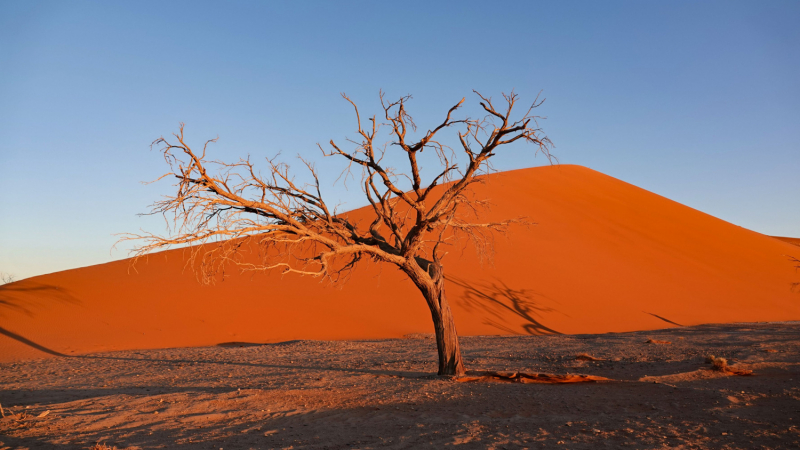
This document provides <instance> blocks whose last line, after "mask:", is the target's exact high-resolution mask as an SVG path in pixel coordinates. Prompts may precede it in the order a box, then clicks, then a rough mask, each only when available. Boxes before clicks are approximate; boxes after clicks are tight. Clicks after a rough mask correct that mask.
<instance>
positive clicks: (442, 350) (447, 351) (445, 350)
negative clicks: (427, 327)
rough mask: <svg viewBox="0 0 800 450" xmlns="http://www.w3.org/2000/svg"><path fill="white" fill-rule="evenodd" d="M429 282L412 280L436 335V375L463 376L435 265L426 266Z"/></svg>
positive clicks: (441, 278)
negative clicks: (437, 367) (426, 308)
mask: <svg viewBox="0 0 800 450" xmlns="http://www.w3.org/2000/svg"><path fill="white" fill-rule="evenodd" d="M428 275H429V277H430V278H428V279H424V278H421V277H416V276H412V277H411V278H412V280H414V282H415V284H416V285H417V287H418V288H419V290H420V291H422V294H423V295H424V296H425V301H426V302H427V303H428V308H430V310H431V318H432V319H433V327H434V330H435V331H436V348H437V350H438V351H439V375H442V376H461V375H464V374H465V373H466V370H465V369H464V361H463V360H462V359H461V346H460V345H459V344H458V334H457V333H456V324H455V321H454V320H453V313H452V312H451V311H450V304H449V303H448V302H447V296H446V295H445V292H444V274H443V273H442V266H441V264H439V263H438V262H433V263H430V264H429V265H428Z"/></svg>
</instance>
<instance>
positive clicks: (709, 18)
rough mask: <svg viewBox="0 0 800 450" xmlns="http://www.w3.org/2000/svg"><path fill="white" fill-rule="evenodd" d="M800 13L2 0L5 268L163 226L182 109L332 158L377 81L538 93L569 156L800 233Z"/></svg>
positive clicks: (70, 262)
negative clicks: (153, 209)
mask: <svg viewBox="0 0 800 450" xmlns="http://www.w3.org/2000/svg"><path fill="white" fill-rule="evenodd" d="M798 24H800V2H797V1H785V2H780V1H770V2H763V1H752V2H735V1H721V2H702V1H690V2H676V1H670V2H649V1H644V2H643V1H631V2H588V1H587V2H547V3H545V2H534V1H520V2H507V3H503V2H485V1H480V2H467V1H458V2H430V1H425V2H408V1H406V2H366V1H365V2H344V1H342V2H290V1H283V2H266V1H260V2H199V1H191V2H179V1H168V2H164V1H158V2H144V1H135V2H134V1H129V2H117V1H114V2H109V1H100V2H76V1H55V2H34V1H31V2H23V1H0V189H1V190H2V195H0V272H7V273H12V274H15V275H16V276H17V278H24V277H28V276H32V275H36V274H41V273H47V272H53V271H57V270H63V269H68V268H73V267H78V266H84V265H89V264H96V263H101V262H106V261H109V260H111V259H118V258H122V257H125V256H126V255H127V253H126V252H125V251H124V249H123V250H120V251H115V252H110V248H111V246H112V244H113V243H114V242H115V241H116V237H115V236H114V233H122V232H129V231H136V230H138V229H139V228H145V229H148V230H150V231H157V232H160V231H163V230H164V228H163V224H162V223H161V222H159V221H157V220H154V219H152V218H140V217H137V216H136V213H139V212H144V211H146V210H147V206H148V205H149V204H150V203H151V202H152V201H153V200H155V199H157V198H158V196H159V195H160V194H166V193H168V192H170V188H169V185H168V183H160V184H155V185H149V186H143V185H142V184H140V181H145V180H150V179H153V178H156V177H157V176H158V175H160V174H161V173H162V171H163V169H164V164H163V160H162V159H161V158H160V157H159V155H158V154H157V153H155V152H151V151H149V144H150V142H151V141H153V140H154V139H155V138H157V137H159V136H160V135H162V134H164V135H166V134H169V133H171V132H173V131H175V130H176V129H177V127H178V123H179V122H186V124H187V133H188V136H189V137H190V140H191V141H192V142H197V143H199V142H201V141H202V140H204V139H207V138H212V137H215V136H217V135H218V136H219V137H220V142H219V144H218V145H217V146H216V147H215V148H214V152H215V156H218V157H220V158H222V159H232V158H236V157H238V156H244V155H247V154H250V155H252V156H253V157H261V156H269V155H273V154H275V153H276V152H277V151H282V152H283V154H284V155H286V156H287V157H290V156H291V155H294V154H297V153H301V154H303V155H306V156H309V157H314V158H317V151H318V150H317V149H316V147H315V144H316V143H317V142H327V141H328V140H329V139H331V138H334V139H337V140H339V141H341V140H343V138H344V137H345V136H352V135H353V121H352V115H351V111H350V109H349V108H348V105H347V104H345V103H344V102H343V101H342V99H341V98H340V97H339V92H342V91H344V92H347V93H348V94H349V95H350V96H351V97H352V98H353V99H354V100H356V101H357V102H358V103H359V104H360V105H362V108H363V109H364V111H365V112H368V113H374V112H376V104H377V103H376V101H377V93H378V90H379V89H383V90H385V91H386V92H387V93H388V95H389V96H390V97H396V96H399V95H402V94H407V93H410V94H413V95H414V100H413V102H412V103H411V105H410V111H411V112H412V114H414V115H415V118H416V119H417V121H418V123H420V124H422V125H423V126H426V125H427V124H428V123H430V121H432V120H434V119H439V118H440V116H441V114H442V112H443V111H444V110H446V109H447V108H448V107H449V106H451V105H452V104H454V103H455V102H457V101H458V100H459V99H461V97H463V96H467V99H468V101H473V102H474V98H473V97H471V96H470V93H471V90H472V89H478V90H480V91H482V92H484V93H486V94H490V95H495V96H499V94H500V92H502V91H508V90H510V89H511V88H515V89H516V91H517V92H518V93H519V94H521V95H522V96H523V100H526V101H530V100H532V99H533V97H534V96H535V95H536V94H537V93H538V92H539V91H540V90H542V91H543V96H544V97H546V98H547V101H546V102H545V104H544V105H543V106H542V108H541V109H540V113H541V114H543V115H546V116H547V117H548V118H547V120H546V121H545V122H543V124H542V125H543V127H544V129H545V131H546V132H547V134H548V135H549V136H550V137H551V139H552V140H553V142H554V143H555V144H556V148H555V153H556V155H557V156H558V157H559V159H560V160H561V162H562V163H572V164H581V165H585V166H588V167H591V168H593V169H596V170H599V171H601V172H604V173H607V174H609V175H612V176H614V177H617V178H620V179H622V180H625V181H627V182H630V183H633V184H635V185H638V186H641V187H643V188H645V189H648V190H650V191H653V192H656V193H658V194H661V195H664V196H666V197H669V198H671V199H673V200H676V201H678V202H681V203H684V204H686V205H689V206H691V207H693V208H696V209H699V210H701V211H704V212H707V213H709V214H713V215H715V216H717V217H720V218H722V219H724V220H727V221H730V222H732V223H735V224H737V225H741V226H743V227H746V228H750V229H753V230H756V231H759V232H762V233H766V234H776V235H791V236H800V26H799V25H798ZM496 161H497V168H499V169H512V168H522V167H530V166H535V165H541V164H543V163H545V161H544V160H543V159H542V158H541V157H539V158H534V157H533V155H532V154H530V152H527V151H526V149H525V148H523V147H519V148H515V149H513V150H512V151H509V152H507V153H506V154H501V155H499V156H498V158H497V160H496ZM327 164H328V163H327V161H326V162H325V164H323V165H322V167H324V168H326V169H327V168H328V165H327ZM332 180H333V177H332V176H331V177H326V178H325V181H326V182H330V181H332ZM329 192H330V195H329V196H328V197H329V198H328V199H329V201H331V202H334V203H335V202H337V201H341V202H342V203H343V204H344V207H345V208H351V207H357V206H361V205H362V204H363V201H362V200H361V198H360V197H359V193H358V192H357V191H353V190H351V191H345V190H343V188H341V187H335V188H333V189H330V190H329Z"/></svg>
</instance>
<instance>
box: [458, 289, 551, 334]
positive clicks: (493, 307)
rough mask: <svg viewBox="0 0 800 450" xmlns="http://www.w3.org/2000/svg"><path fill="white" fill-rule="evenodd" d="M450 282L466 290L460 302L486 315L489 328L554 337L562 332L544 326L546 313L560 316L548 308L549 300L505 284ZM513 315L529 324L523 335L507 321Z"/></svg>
mask: <svg viewBox="0 0 800 450" xmlns="http://www.w3.org/2000/svg"><path fill="white" fill-rule="evenodd" d="M447 281H449V282H451V283H453V284H455V285H456V286H459V287H461V288H463V289H464V293H463V294H462V295H461V297H460V298H459V299H458V300H457V302H458V303H460V304H461V306H463V307H464V308H465V309H466V310H468V311H477V312H483V313H484V314H485V315H486V317H485V319H484V322H483V323H485V324H486V325H489V326H492V327H494V328H497V329H499V330H501V331H504V332H506V333H510V334H531V335H552V334H561V333H560V332H558V331H556V330H554V329H552V328H550V327H548V326H546V325H544V324H543V323H542V321H541V317H542V315H543V314H546V313H553V312H558V311H557V310H556V309H555V308H552V307H549V306H545V305H544V304H543V302H542V299H544V300H546V297H545V296H544V295H542V294H540V293H537V292H535V291H533V290H531V289H512V288H510V287H509V286H508V285H507V284H505V283H504V282H503V281H500V280H495V281H494V282H491V283H468V282H466V281H464V280H461V279H459V278H453V277H448V278H447ZM509 313H510V314H513V315H515V316H517V317H519V318H521V319H523V320H524V321H525V323H523V324H522V332H520V331H519V330H514V329H512V328H511V327H510V326H509V325H508V323H507V320H506V319H505V317H506V316H507V315H508V314H509Z"/></svg>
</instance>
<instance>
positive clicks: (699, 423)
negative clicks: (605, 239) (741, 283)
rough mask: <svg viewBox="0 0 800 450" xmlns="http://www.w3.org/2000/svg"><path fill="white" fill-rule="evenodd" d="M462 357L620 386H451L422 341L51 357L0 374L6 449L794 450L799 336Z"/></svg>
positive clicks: (543, 347)
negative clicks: (712, 362) (711, 358)
mask: <svg viewBox="0 0 800 450" xmlns="http://www.w3.org/2000/svg"><path fill="white" fill-rule="evenodd" d="M648 339H654V340H658V341H669V342H671V343H669V344H667V343H647V341H648ZM462 347H463V350H464V356H465V359H466V361H467V364H468V367H469V369H471V370H476V371H480V370H519V371H526V372H546V373H556V374H566V373H582V374H592V375H599V376H604V377H607V378H610V379H612V380H614V381H610V382H600V383H578V384H560V385H552V384H520V383H509V382H473V383H458V382H454V381H452V380H447V379H442V378H439V377H437V376H435V375H432V374H433V373H434V372H435V370H436V365H435V356H436V353H435V345H434V341H433V340H432V339H430V338H429V337H427V336H415V337H412V338H409V339H399V340H382V341H294V342H285V343H280V344H270V345H254V344H246V343H231V344H228V345H222V346H217V347H204V348H181V349H167V350H145V351H124V352H114V353H98V354H91V355H83V356H74V357H60V358H50V359H42V360H35V361H27V362H17V363H6V364H1V365H0V402H1V403H2V406H3V408H4V413H5V417H4V418H2V419H0V441H2V443H1V444H0V448H2V449H17V448H43V449H62V448H63V449H68V448H69V449H71V448H89V447H91V446H93V445H94V444H95V443H106V444H107V445H109V446H116V447H118V448H186V449H217V448H225V449H266V448H295V449H297V448H426V447H427V448H440V447H446V446H451V445H453V446H456V445H460V446H463V447H464V448H496V449H500V448H507V449H515V448H565V449H566V448H570V449H577V448H586V449H589V448H627V447H630V448H800V354H799V353H798V350H800V323H797V322H795V323H771V324H736V325H705V326H696V327H686V328H673V329H669V330H661V331H649V332H637V333H620V334H601V335H558V336H514V337H463V338H462ZM584 353H585V354H589V355H591V356H593V357H596V358H601V359H602V361H582V360H577V359H576V356H577V355H579V354H584ZM712 354H713V355H715V356H718V357H724V358H727V359H728V360H729V362H730V363H731V364H732V365H733V367H738V368H745V369H751V370H753V371H754V375H753V376H725V375H724V374H722V373H720V372H715V371H711V370H708V369H707V368H708V367H709V365H708V364H706V363H705V358H706V357H707V356H708V355H712Z"/></svg>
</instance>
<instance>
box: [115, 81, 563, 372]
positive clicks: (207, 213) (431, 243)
mask: <svg viewBox="0 0 800 450" xmlns="http://www.w3.org/2000/svg"><path fill="white" fill-rule="evenodd" d="M475 94H477V96H478V97H479V100H478V101H479V104H480V106H481V107H482V108H483V110H484V111H485V117H482V118H479V119H471V118H468V117H467V118H461V119H456V118H454V113H456V111H457V110H458V109H459V108H460V107H461V106H462V105H463V103H464V99H462V100H461V101H460V102H458V103H457V104H456V105H455V106H453V107H452V108H450V110H449V111H448V112H447V114H446V116H445V118H444V120H443V121H442V122H441V123H439V124H438V125H437V126H436V127H434V128H433V129H429V130H428V131H427V132H425V134H424V135H420V136H418V137H417V138H412V137H411V135H412V134H413V133H414V132H416V125H415V124H414V121H413V120H412V118H411V116H410V115H409V114H408V112H407V111H406V104H407V103H408V101H409V100H410V99H411V97H410V96H405V97H402V98H400V99H399V100H397V101H394V102H388V101H386V100H385V98H384V95H383V93H381V95H380V100H381V106H382V109H383V114H382V116H383V117H380V118H378V117H375V116H373V117H371V118H369V119H368V120H367V121H366V126H365V123H364V122H362V118H361V115H360V114H359V111H358V107H357V106H356V104H355V103H354V102H353V101H352V100H350V99H349V98H348V97H347V96H346V95H344V94H342V97H343V98H344V99H345V100H347V101H348V102H349V103H350V104H351V105H352V107H353V108H354V110H355V118H356V120H357V124H358V138H357V139H355V140H350V139H348V142H350V144H352V148H348V149H346V148H344V147H342V146H340V145H338V144H336V143H335V142H334V141H330V147H327V146H326V147H325V148H324V147H323V146H319V147H320V150H322V153H323V155H324V156H328V157H340V158H344V160H346V162H347V169H345V170H346V172H348V174H349V173H351V171H352V170H353V169H355V170H359V169H360V172H361V175H362V180H361V188H362V190H363V192H364V194H365V195H366V198H367V200H368V201H369V204H370V206H371V209H372V213H374V219H373V220H372V221H371V222H370V223H369V224H368V225H366V224H363V225H362V224H360V223H354V222H353V221H351V220H350V219H349V218H348V217H347V215H343V214H338V213H337V212H336V211H335V210H333V209H332V208H330V207H329V206H328V204H327V203H326V202H325V201H324V200H323V198H322V194H321V193H320V183H319V179H318V177H317V171H316V169H315V167H314V165H313V164H311V163H310V162H308V161H306V160H302V162H303V163H304V164H305V166H306V167H307V169H308V170H309V171H310V175H311V177H310V178H309V179H311V178H313V180H314V181H313V182H311V183H306V184H300V183H296V182H295V181H294V178H293V177H292V176H291V175H290V171H289V166H288V165H286V164H284V163H281V162H277V161H276V160H275V159H271V160H270V159H267V165H266V169H267V175H266V176H262V174H261V173H260V172H259V171H258V170H257V169H256V168H255V167H254V165H253V164H252V163H251V162H250V159H249V158H247V159H241V160H239V161H238V162H235V163H224V162H219V161H209V160H207V159H206V153H207V149H208V144H210V143H212V142H215V141H216V139H214V140H210V141H207V142H206V143H205V145H204V146H203V148H202V150H201V151H199V152H197V151H194V150H192V148H190V146H189V145H188V144H187V143H186V141H185V139H184V132H183V131H184V130H183V128H184V127H183V124H181V127H180V131H179V132H178V133H177V134H174V139H165V138H163V137H162V138H159V139H157V140H156V141H155V142H154V143H153V146H155V147H158V148H159V149H160V151H162V152H163V155H164V158H165V159H166V161H167V162H168V163H169V165H170V169H171V170H170V172H169V173H167V174H166V175H164V176H162V177H161V178H164V177H169V178H176V179H177V184H176V186H177V193H176V194H175V195H174V196H168V197H166V198H165V199H164V200H162V201H158V202H156V203H154V204H153V205H152V211H151V213H153V214H157V213H160V214H163V215H165V218H167V219H168V220H169V221H170V223H172V224H173V225H172V226H174V229H172V230H171V231H170V233H169V234H170V235H169V236H166V237H163V236H158V235H155V234H150V233H145V234H136V235H127V236H126V237H124V238H123V240H128V239H141V240H144V244H143V245H141V246H140V247H137V248H136V249H135V253H136V254H137V257H138V256H141V255H144V254H147V253H150V252H153V251H158V250H164V249H167V248H169V247H171V246H175V245H190V246H191V247H190V249H191V251H192V258H190V260H191V261H193V264H195V266H196V267H198V268H199V269H200V270H199V271H198V273H200V274H202V279H203V280H204V281H211V280H213V278H214V277H215V276H216V275H217V274H218V273H219V271H220V270H222V268H223V267H225V266H226V264H228V263H231V264H235V265H236V266H238V267H239V268H241V269H244V270H259V271H268V270H279V271H282V272H283V273H297V274H301V275H310V276H312V277H322V278H327V279H330V280H333V281H336V280H340V279H342V277H343V276H344V277H345V278H346V276H347V274H349V273H350V271H351V270H352V269H353V268H354V267H355V266H356V264H357V263H359V262H360V261H363V260H372V261H376V262H382V263H389V264H393V265H395V266H397V268H398V269H400V270H401V271H403V273H405V274H406V275H407V276H408V277H409V278H410V279H411V281H412V282H413V283H414V285H415V286H416V287H417V288H418V289H419V290H420V292H421V293H422V295H423V297H424V298H425V301H426V302H427V304H428V307H429V308H430V312H431V316H432V318H433V324H434V328H435V331H436V343H437V348H438V352H439V375H448V376H459V375H462V374H464V373H465V369H464V363H463V361H462V358H461V350H460V348H459V342H458V336H457V333H456V326H455V323H454V322H453V315H452V313H451V311H450V305H449V304H448V302H447V297H446V296H445V288H444V279H445V278H444V269H443V266H442V257H443V255H444V254H445V252H444V246H446V245H451V244H452V243H453V242H457V241H458V240H459V239H460V238H462V237H464V238H467V239H472V240H473V241H474V242H475V244H476V249H478V251H479V252H489V251H491V235H492V234H493V233H494V232H501V233H503V232H505V230H507V228H508V226H509V225H510V224H511V223H514V222H520V221H521V220H520V219H510V220H507V221H503V222H495V223H477V220H474V219H473V220H469V219H468V217H473V218H474V217H477V215H475V214H474V211H475V209H476V208H478V207H481V206H483V205H484V204H485V201H482V200H473V199H470V198H469V196H468V195H466V194H467V192H468V188H469V187H470V185H472V184H473V183H475V182H477V181H480V179H481V178H480V177H479V176H480V175H482V174H485V173H487V172H488V171H489V170H490V166H489V160H490V158H492V157H493V156H494V155H495V154H496V152H497V151H498V149H500V147H503V146H505V145H507V144H511V143H513V142H516V141H526V142H528V143H531V144H533V145H535V147H536V153H538V152H542V153H543V154H544V155H545V156H546V157H547V158H548V159H550V157H551V156H550V148H551V143H550V141H549V139H548V138H547V137H546V136H544V135H543V134H542V131H541V129H540V128H539V126H538V124H537V119H538V117H537V116H535V115H533V114H532V113H533V111H534V109H535V108H536V107H538V106H539V105H541V102H540V101H538V98H537V100H536V101H534V102H533V104H532V105H531V106H530V107H529V108H528V109H527V111H526V112H525V113H524V114H522V115H521V117H518V118H516V119H514V118H512V113H513V112H514V107H515V105H516V103H517V100H518V96H517V95H516V94H514V93H513V92H512V93H511V94H509V95H506V94H503V99H504V101H503V105H502V108H497V107H496V106H495V104H494V103H493V102H492V100H491V98H487V97H484V96H482V95H481V94H480V93H478V92H475ZM381 128H388V130H389V132H390V136H391V137H390V138H389V139H390V143H389V144H390V145H383V144H382V143H377V142H375V140H376V137H377V135H378V133H379V131H380V129H381ZM446 129H454V130H456V133H454V134H455V136H453V138H455V137H457V139H458V142H459V143H460V146H461V149H459V150H458V152H456V151H455V150H452V149H451V148H450V147H448V146H446V145H444V144H443V143H441V142H440V141H439V140H437V135H438V134H439V133H440V132H442V131H444V130H446ZM454 141H455V139H454ZM326 148H327V149H326ZM426 149H429V150H430V151H433V152H436V154H437V155H438V157H439V158H438V159H439V162H440V164H441V165H440V167H439V169H438V170H436V172H435V173H434V174H432V177H430V178H431V179H430V181H428V182H423V174H422V173H421V168H420V164H419V162H418V155H419V154H420V153H421V152H423V151H424V150H426ZM388 151H399V152H403V153H405V157H403V159H407V161H408V167H407V170H406V171H401V170H397V169H396V168H393V167H389V166H388V165H386V164H385V163H384V162H383V161H384V156H385V155H386V153H387V152H388ZM462 152H463V154H464V156H465V157H466V160H465V161H464V162H465V164H464V166H463V167H461V168H460V167H459V166H458V165H457V160H458V157H457V156H456V155H457V154H461V153H462ZM401 155H402V153H401ZM461 159H462V160H463V159H464V157H462V158H461ZM404 164H405V163H404ZM212 168H213V169H215V170H212ZM345 176H347V175H345ZM161 178H159V179H161ZM403 180H407V181H406V185H403V184H402V183H403ZM211 242H215V243H213V244H210V245H205V246H201V245H198V244H209V243H211ZM252 245H257V246H258V247H257V248H258V249H259V252H258V254H259V257H258V258H257V260H258V262H256V263H253V262H252V258H251V260H249V261H248V260H246V259H243V258H242V256H241V254H242V252H243V249H244V248H245V247H247V246H252Z"/></svg>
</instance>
